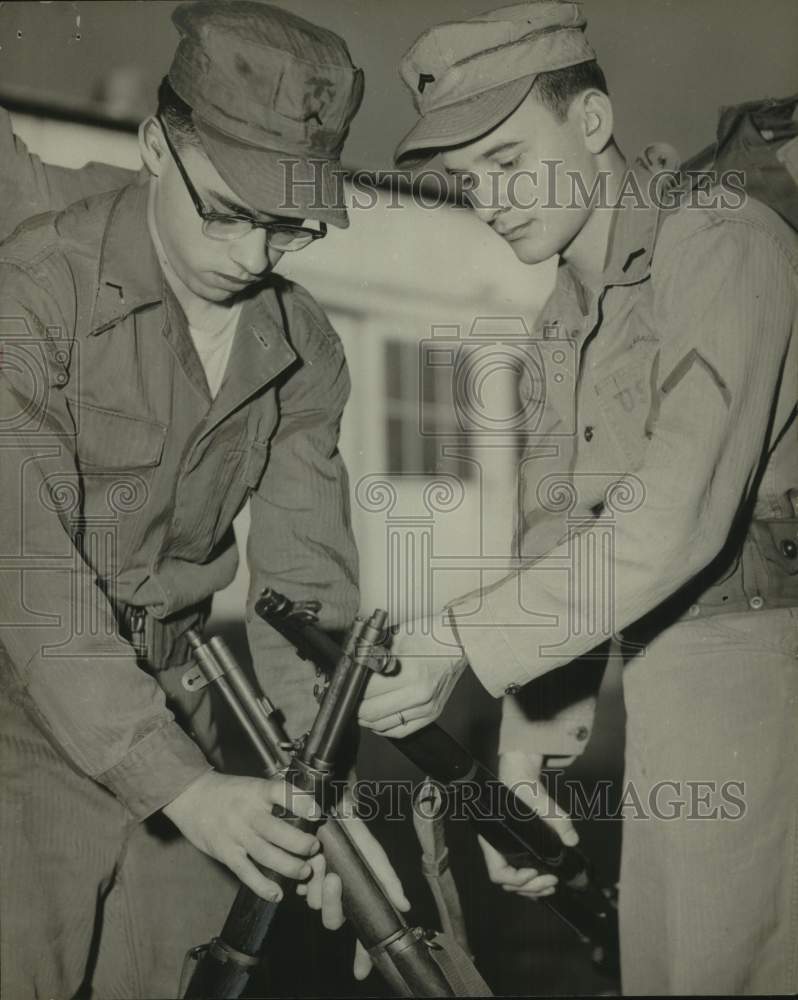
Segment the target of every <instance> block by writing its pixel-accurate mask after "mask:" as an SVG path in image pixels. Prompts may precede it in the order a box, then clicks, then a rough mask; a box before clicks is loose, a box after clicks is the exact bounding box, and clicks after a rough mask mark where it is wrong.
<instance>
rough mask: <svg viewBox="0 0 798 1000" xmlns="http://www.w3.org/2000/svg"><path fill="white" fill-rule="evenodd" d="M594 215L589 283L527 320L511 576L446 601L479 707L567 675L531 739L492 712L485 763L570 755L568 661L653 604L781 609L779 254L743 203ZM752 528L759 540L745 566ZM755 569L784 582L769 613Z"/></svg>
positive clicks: (558, 289) (784, 569)
mask: <svg viewBox="0 0 798 1000" xmlns="http://www.w3.org/2000/svg"><path fill="white" fill-rule="evenodd" d="M635 176H636V177H637V178H638V182H639V183H638V185H636V186H635V188H634V190H642V191H644V192H645V191H647V190H648V183H649V179H650V175H649V174H648V173H647V172H646V171H645V170H643V169H642V168H640V167H637V168H636V173H635ZM613 211H614V219H613V225H612V230H611V240H610V246H609V251H608V258H607V262H606V267H605V270H604V275H603V280H602V283H601V287H600V288H599V289H598V290H597V291H596V292H595V293H592V294H591V292H590V291H589V290H588V289H586V288H585V287H583V286H582V284H580V282H579V280H578V279H577V277H576V276H575V275H574V274H573V273H572V272H571V270H570V269H569V268H568V267H567V266H560V268H559V271H558V276H557V281H556V286H555V290H554V292H553V294H552V296H551V298H550V299H549V301H548V303H547V305H546V306H545V307H544V309H543V312H542V316H541V320H540V331H539V334H538V336H539V337H540V343H541V345H543V344H545V346H546V350H545V352H544V358H545V362H546V364H547V368H548V370H547V384H546V386H545V391H544V392H543V393H542V394H541V399H540V400H539V402H540V404H541V409H542V411H543V416H542V418H541V423H540V426H539V431H538V436H537V437H536V438H534V439H533V441H532V446H531V448H530V450H529V454H528V457H527V458H526V460H525V461H524V463H523V464H522V467H521V471H520V487H519V504H518V507H519V515H520V519H519V524H518V531H517V539H516V544H517V548H518V554H519V559H518V563H517V565H516V566H515V567H514V568H513V569H512V571H511V572H510V573H509V574H508V575H507V576H506V577H505V578H503V579H502V580H500V581H499V582H498V583H496V584H495V585H494V586H491V587H489V588H486V589H483V590H481V591H476V592H474V593H472V594H469V595H466V596H465V597H464V598H462V599H460V600H458V601H457V602H455V603H454V604H453V606H452V614H453V619H454V623H455V625H456V628H457V630H458V632H459V635H460V639H461V641H462V643H463V646H464V648H465V651H466V653H467V656H468V659H469V662H470V664H471V666H472V667H473V669H474V670H475V671H476V673H477V674H478V676H479V678H480V680H481V681H482V682H483V684H484V685H485V687H486V688H487V689H488V690H489V691H490V692H491V693H492V694H494V695H501V694H503V693H507V694H509V695H511V696H512V695H514V694H515V693H516V692H517V691H518V690H519V688H520V687H521V686H522V685H525V684H527V682H529V681H531V680H533V679H535V678H542V677H543V675H546V674H548V673H549V672H551V671H554V670H555V668H559V667H564V665H568V666H567V667H565V669H564V671H558V672H557V673H555V674H554V675H550V676H549V677H547V678H546V680H545V681H543V683H542V687H541V692H542V693H540V692H539V693H538V694H537V695H536V694H535V693H533V692H534V690H535V688H536V687H537V685H531V686H530V688H529V689H527V690H528V691H529V692H530V695H529V698H528V699H527V701H528V703H534V702H535V700H536V698H537V701H538V704H537V707H536V708H535V709H534V711H533V713H532V715H533V716H537V719H536V720H535V724H534V725H533V726H532V727H529V726H528V725H527V720H526V714H525V712H524V711H520V710H519V708H518V703H517V701H516V699H514V698H511V699H510V700H509V701H508V703H507V704H506V705H505V719H504V723H503V733H502V740H501V746H502V749H504V750H508V749H512V748H518V749H529V750H535V751H537V752H543V753H549V754H573V753H578V752H580V751H581V750H582V749H583V748H584V741H585V740H586V738H587V736H588V733H589V722H590V717H591V705H590V702H591V699H590V697H589V693H588V692H589V689H590V688H593V689H595V688H596V687H597V683H598V681H599V680H600V671H597V670H596V669H595V667H594V668H593V669H591V667H590V664H589V663H586V662H585V661H584V660H583V659H580V658H582V657H584V656H585V655H586V654H589V653H590V651H591V650H595V649H596V648H597V647H598V646H599V645H600V644H601V643H603V642H604V641H605V640H607V639H609V638H610V637H611V636H612V635H613V634H617V633H618V632H619V631H620V630H622V629H623V630H625V629H627V628H628V627H629V626H630V625H632V623H637V622H639V621H640V620H644V619H645V616H647V615H648V614H649V613H651V612H652V611H653V610H654V609H659V612H662V610H663V609H664V608H666V607H668V608H669V611H668V614H669V615H670V617H671V618H672V619H673V620H678V619H679V617H680V616H681V615H683V614H686V615H688V616H689V615H697V614H702V613H710V612H714V611H718V610H723V608H724V607H726V606H728V607H729V608H731V607H732V606H736V607H739V605H740V603H741V602H743V606H745V607H750V608H751V609H752V610H756V609H759V608H762V607H767V606H769V604H768V602H769V601H772V602H773V603H772V606H777V604H778V603H781V604H784V603H785V602H786V603H790V602H792V603H793V604H795V603H798V602H796V597H795V595H796V593H797V592H798V588H796V587H795V586H794V584H795V583H796V582H798V577H796V576H795V574H796V573H797V572H798V558H796V555H798V547H796V545H795V531H796V521H795V517H796V515H798V510H796V509H795V508H794V506H793V507H792V509H791V501H792V504H793V505H794V504H795V501H796V498H797V497H798V493H796V491H795V487H796V486H798V483H797V482H796V479H798V424H797V423H796V403H798V331H796V327H797V326H798V310H797V309H796V306H797V305H798V277H797V275H798V249H797V245H798V240H796V236H795V234H794V233H793V231H792V230H790V229H789V228H788V227H787V226H786V225H785V224H784V223H783V222H782V221H781V220H780V219H779V218H778V217H777V216H776V215H775V213H773V212H772V211H771V210H770V209H768V208H766V207H765V206H763V205H761V204H759V203H758V202H755V201H753V200H749V201H748V203H747V204H745V205H742V206H741V207H738V208H735V207H731V206H729V207H723V206H722V205H716V206H714V207H712V206H711V207H706V199H705V200H704V202H703V203H701V204H690V203H687V204H683V205H682V206H681V207H680V208H678V209H677V210H675V211H661V210H660V209H659V208H658V206H657V203H656V201H655V200H652V201H648V202H647V203H646V204H640V201H639V199H638V198H637V197H632V198H630V199H629V200H626V201H623V202H622V203H621V204H620V205H619V206H618V207H617V208H615V209H614V210H613ZM655 250H656V252H655ZM558 374H559V378H558V380H557V381H554V379H555V377H557V376H558ZM563 374H565V378H563V377H562V376H563ZM544 403H545V406H544ZM752 519H758V520H761V521H764V522H767V524H766V527H767V529H768V531H767V532H766V534H768V546H767V547H764V545H763V547H761V548H759V547H754V549H755V551H752V554H751V558H750V559H749V558H743V555H744V552H743V550H744V548H745V546H744V544H743V539H745V537H746V533H747V532H749V530H750V525H751V524H752ZM771 535H772V537H770V536H771ZM774 574H775V575H776V576H778V574H781V577H780V578H781V579H785V578H788V579H789V580H791V581H792V583H793V586H792V588H791V590H789V589H788V593H787V595H786V596H785V595H784V594H782V595H781V597H780V599H779V600H778V601H777V600H776V598H777V597H778V595H779V588H778V586H775V585H770V586H769V583H768V581H769V577H773V575H774ZM670 605H672V607H670ZM558 674H559V675H561V676H558ZM525 694H526V692H525ZM569 699H570V701H571V702H572V704H570V705H569V704H568V702H569ZM547 703H548V705H549V708H550V711H549V709H547V708H546V704H547ZM527 714H528V713H527Z"/></svg>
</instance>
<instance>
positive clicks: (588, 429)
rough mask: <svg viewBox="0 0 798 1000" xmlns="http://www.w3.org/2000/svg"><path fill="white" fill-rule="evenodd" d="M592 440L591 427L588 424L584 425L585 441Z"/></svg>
mask: <svg viewBox="0 0 798 1000" xmlns="http://www.w3.org/2000/svg"><path fill="white" fill-rule="evenodd" d="M592 440H593V428H592V427H591V426H590V425H588V426H587V427H585V441H592Z"/></svg>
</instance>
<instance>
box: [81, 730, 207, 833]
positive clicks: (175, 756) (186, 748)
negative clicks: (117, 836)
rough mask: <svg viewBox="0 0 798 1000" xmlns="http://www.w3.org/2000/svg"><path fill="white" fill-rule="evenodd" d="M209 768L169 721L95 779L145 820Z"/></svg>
mask: <svg viewBox="0 0 798 1000" xmlns="http://www.w3.org/2000/svg"><path fill="white" fill-rule="evenodd" d="M210 770H212V767H211V765H210V764H209V763H208V761H207V760H206V758H205V756H204V754H203V753H202V751H201V750H200V749H199V747H198V746H197V745H196V743H194V742H193V741H192V740H191V739H190V737H188V736H187V735H186V734H185V733H184V732H183V730H182V729H181V728H180V726H179V725H178V724H177V723H176V722H169V723H167V724H166V725H164V726H161V727H160V728H158V729H155V730H153V732H151V733H149V734H148V735H147V736H145V737H144V739H142V740H139V742H138V743H136V744H134V746H133V747H131V749H130V750H129V751H128V752H127V754H126V755H125V756H124V757H123V758H122V760H120V761H119V763H118V764H115V765H114V766H113V767H111V768H109V769H108V770H107V771H105V772H104V773H103V774H100V775H97V777H96V780H97V781H98V782H99V783H100V784H102V785H105V787H106V788H108V789H109V790H110V791H111V792H113V794H114V795H115V796H116V797H117V798H118V799H119V800H120V801H121V802H122V803H123V804H124V805H125V806H127V808H128V809H129V810H130V812H131V813H132V814H133V815H134V816H135V818H136V819H138V820H145V819H146V818H147V817H148V816H151V815H152V814H153V813H154V812H157V811H158V810H159V809H162V808H163V807H164V806H165V805H167V804H168V803H169V802H171V801H172V800H173V799H175V798H176V797H177V796H178V795H179V794H180V793H181V792H182V791H183V790H184V789H186V788H188V786H189V785H190V784H192V782H194V781H196V780H197V778H199V777H200V776H201V775H203V774H204V773H205V772H207V771H210Z"/></svg>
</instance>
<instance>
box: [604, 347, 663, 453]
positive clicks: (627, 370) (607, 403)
mask: <svg viewBox="0 0 798 1000" xmlns="http://www.w3.org/2000/svg"><path fill="white" fill-rule="evenodd" d="M651 380H652V359H651V358H650V357H637V358H635V359H634V360H633V361H631V362H629V363H628V364H626V365H624V366H623V367H622V368H618V369H616V370H615V371H614V372H613V373H612V374H610V375H608V376H606V377H605V378H603V379H602V380H601V381H600V382H598V383H597V384H596V394H597V396H598V400H599V404H600V406H601V412H602V414H603V415H604V418H605V420H606V422H607V425H608V426H609V429H610V431H611V432H612V434H613V436H614V438H615V440H616V442H617V444H618V446H619V447H620V449H621V451H622V452H623V455H624V457H625V459H626V460H627V462H629V463H630V466H629V468H630V471H633V470H635V469H639V468H640V466H641V465H642V464H643V460H644V458H645V454H646V451H647V449H648V437H647V435H646V430H647V422H648V418H649V413H650V410H651V394H652V387H651Z"/></svg>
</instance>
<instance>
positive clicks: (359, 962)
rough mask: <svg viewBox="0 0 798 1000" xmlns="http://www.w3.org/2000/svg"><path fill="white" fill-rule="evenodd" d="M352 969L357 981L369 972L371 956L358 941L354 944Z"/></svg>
mask: <svg viewBox="0 0 798 1000" xmlns="http://www.w3.org/2000/svg"><path fill="white" fill-rule="evenodd" d="M352 971H353V972H354V976H355V979H357V980H358V981H360V980H363V979H365V978H366V976H367V975H368V974H369V973H370V972H371V957H370V956H369V953H368V952H367V951H366V949H365V948H364V947H363V945H362V944H361V943H360V942H359V941H358V942H357V944H356V945H355V964H354V966H353V969H352Z"/></svg>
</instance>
